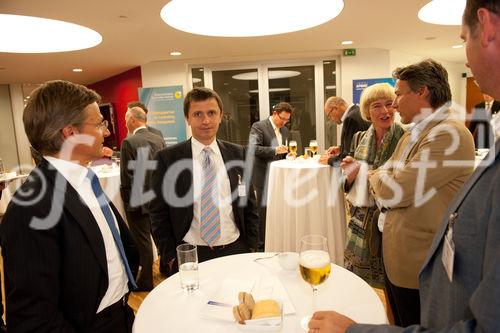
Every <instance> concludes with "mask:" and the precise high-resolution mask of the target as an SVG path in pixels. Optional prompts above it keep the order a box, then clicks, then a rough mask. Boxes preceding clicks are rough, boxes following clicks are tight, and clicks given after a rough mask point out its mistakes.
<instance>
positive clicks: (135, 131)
mask: <svg viewBox="0 0 500 333" xmlns="http://www.w3.org/2000/svg"><path fill="white" fill-rule="evenodd" d="M143 128H145V129H148V128H147V127H146V126H140V127H137V128H136V129H135V130H134V133H133V134H134V135H135V133H137V131H139V130H141V129H143Z"/></svg>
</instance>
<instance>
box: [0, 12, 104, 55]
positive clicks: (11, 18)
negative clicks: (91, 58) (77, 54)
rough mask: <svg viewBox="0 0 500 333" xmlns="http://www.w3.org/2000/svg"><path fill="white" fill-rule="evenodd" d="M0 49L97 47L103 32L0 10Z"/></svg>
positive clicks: (31, 50)
mask: <svg viewBox="0 0 500 333" xmlns="http://www.w3.org/2000/svg"><path fill="white" fill-rule="evenodd" d="M0 31H8V33H2V34H0V52H10V53H50V52H64V51H75V50H82V49H87V48H89V47H94V46H96V45H98V44H100V43H101V42H102V36H101V35H100V34H99V33H98V32H96V31H94V30H92V29H89V28H86V27H84V26H81V25H78V24H74V23H69V22H64V21H57V20H50V19H45V18H41V17H33V16H21V15H9V14H0Z"/></svg>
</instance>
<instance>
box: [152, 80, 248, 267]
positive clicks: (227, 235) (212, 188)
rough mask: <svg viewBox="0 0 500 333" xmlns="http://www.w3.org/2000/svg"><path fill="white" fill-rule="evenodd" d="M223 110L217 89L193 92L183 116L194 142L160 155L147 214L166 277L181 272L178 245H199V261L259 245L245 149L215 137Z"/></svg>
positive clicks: (177, 146)
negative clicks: (245, 173)
mask: <svg viewBox="0 0 500 333" xmlns="http://www.w3.org/2000/svg"><path fill="white" fill-rule="evenodd" d="M222 110H223V107H222V101H221V99H220V97H219V95H218V94H217V93H216V92H215V91H213V90H211V89H207V88H194V89H193V90H191V91H190V92H189V93H188V94H187V95H186V97H185V99H184V116H185V117H186V120H187V123H188V124H189V125H190V126H191V131H192V135H193V136H192V138H191V139H189V140H187V141H184V142H181V143H179V144H176V145H174V146H169V147H167V148H165V149H163V150H161V151H159V152H158V153H157V155H156V160H157V163H158V165H157V168H156V170H155V171H154V172H153V180H152V184H153V189H154V192H155V198H154V199H153V200H152V201H151V203H150V206H149V210H150V216H151V223H152V231H153V237H154V240H155V242H156V244H157V246H158V248H159V250H160V256H161V260H160V271H161V272H162V273H163V274H165V275H167V276H169V275H171V274H173V273H175V272H176V271H177V268H178V267H177V266H178V265H177V264H176V263H175V260H176V247H177V246H178V245H179V244H182V243H189V244H195V245H197V249H198V260H199V261H200V262H202V261H205V260H209V259H213V258H217V257H222V256H226V255H231V254H237V253H244V252H250V251H255V248H256V247H257V241H258V215H257V209H256V203H255V194H254V191H253V187H252V185H251V184H245V183H244V182H243V180H244V179H245V177H244V174H243V164H244V159H245V149H244V148H243V147H242V146H240V145H236V144H233V143H229V142H225V141H221V140H217V139H216V134H217V130H218V128H219V124H220V122H221V120H222V112H223V111H222ZM202 199H203V200H202Z"/></svg>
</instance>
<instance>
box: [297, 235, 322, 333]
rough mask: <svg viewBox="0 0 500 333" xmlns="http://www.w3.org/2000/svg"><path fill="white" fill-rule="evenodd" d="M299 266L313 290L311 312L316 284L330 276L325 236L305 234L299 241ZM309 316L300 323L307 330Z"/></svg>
mask: <svg viewBox="0 0 500 333" xmlns="http://www.w3.org/2000/svg"><path fill="white" fill-rule="evenodd" d="M299 268H300V275H302V278H303V279H304V281H306V282H307V283H309V284H310V285H311V287H312V291H313V306H312V307H313V309H312V310H313V312H314V311H315V310H316V309H315V308H316V294H317V292H318V286H319V285H320V284H322V283H323V282H325V281H326V279H327V278H328V276H330V255H329V254H328V244H327V240H326V237H323V236H321V235H307V236H304V237H302V238H301V239H300V243H299ZM310 319H311V316H305V317H303V318H302V319H301V321H300V325H301V327H302V328H303V329H304V330H306V331H307V330H308V327H307V324H308V323H309V320H310Z"/></svg>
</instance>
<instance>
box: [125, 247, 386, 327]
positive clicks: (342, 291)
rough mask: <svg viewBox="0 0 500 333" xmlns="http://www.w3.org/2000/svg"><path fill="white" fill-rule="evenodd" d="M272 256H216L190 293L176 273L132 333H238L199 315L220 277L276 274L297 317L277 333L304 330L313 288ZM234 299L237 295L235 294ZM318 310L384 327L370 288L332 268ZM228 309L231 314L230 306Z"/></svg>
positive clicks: (143, 309) (152, 297)
mask: <svg viewBox="0 0 500 333" xmlns="http://www.w3.org/2000/svg"><path fill="white" fill-rule="evenodd" d="M272 255H273V253H262V252H261V253H246V254H239V255H233V256H228V257H222V258H217V259H214V260H209V261H206V262H203V263H201V264H200V265H199V275H200V289H199V290H197V291H195V292H193V293H188V292H186V291H183V290H182V289H181V287H180V281H179V274H175V275H173V276H171V277H169V278H168V279H166V280H164V281H163V282H162V283H161V284H159V285H158V286H157V287H156V288H155V289H153V291H151V293H150V294H149V295H148V296H147V297H146V299H145V300H144V301H143V303H142V305H141V306H140V308H139V310H138V312H137V315H136V318H135V322H134V327H133V332H134V333H154V332H158V333H160V332H161V333H164V332H189V333H192V332H203V333H210V332H214V333H215V332H217V333H220V332H224V333H226V332H241V329H240V328H238V326H237V325H236V322H232V321H217V320H214V319H204V318H202V317H201V314H202V311H203V309H204V306H205V304H206V303H207V301H208V300H209V299H212V297H213V295H214V294H216V293H217V292H218V290H219V288H220V286H221V283H222V281H223V280H224V279H228V278H232V279H241V280H248V279H252V278H256V279H258V278H259V277H266V278H269V277H271V276H275V277H276V278H277V279H279V281H280V282H281V284H282V285H283V286H284V289H285V290H286V292H287V294H288V297H289V299H290V301H291V302H292V304H293V306H294V307H295V313H294V314H289V315H285V316H284V322H283V327H282V328H281V330H280V331H281V332H287V333H291V332H303V330H302V328H301V327H300V319H301V318H302V317H304V316H305V315H310V314H311V313H312V289H311V287H310V286H309V285H308V284H307V283H306V282H304V281H303V280H302V278H301V276H300V273H299V271H298V269H295V270H292V271H290V270H283V269H282V268H281V267H280V266H279V262H278V259H277V257H276V256H274V257H272V258H270V259H265V260H259V261H258V262H255V261H254V259H256V258H260V257H270V256H272ZM235 299H237V295H235ZM316 309H317V310H336V311H338V312H340V313H342V314H344V315H346V316H349V317H351V318H352V319H353V320H355V321H357V322H359V323H371V324H385V323H387V317H386V314H385V310H384V306H383V304H382V302H381V301H380V299H379V297H378V296H377V294H376V293H375V292H374V291H373V289H372V288H371V287H370V286H369V285H368V284H367V283H366V282H364V281H363V280H362V279H361V278H359V277H358V276H356V275H354V274H353V273H351V272H349V271H347V270H346V269H344V268H342V267H339V266H337V265H332V272H331V274H330V277H329V278H328V280H327V281H326V282H325V283H323V284H322V285H320V286H319V292H318V295H317V298H316ZM227 311H231V308H230V307H228V308H227Z"/></svg>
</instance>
